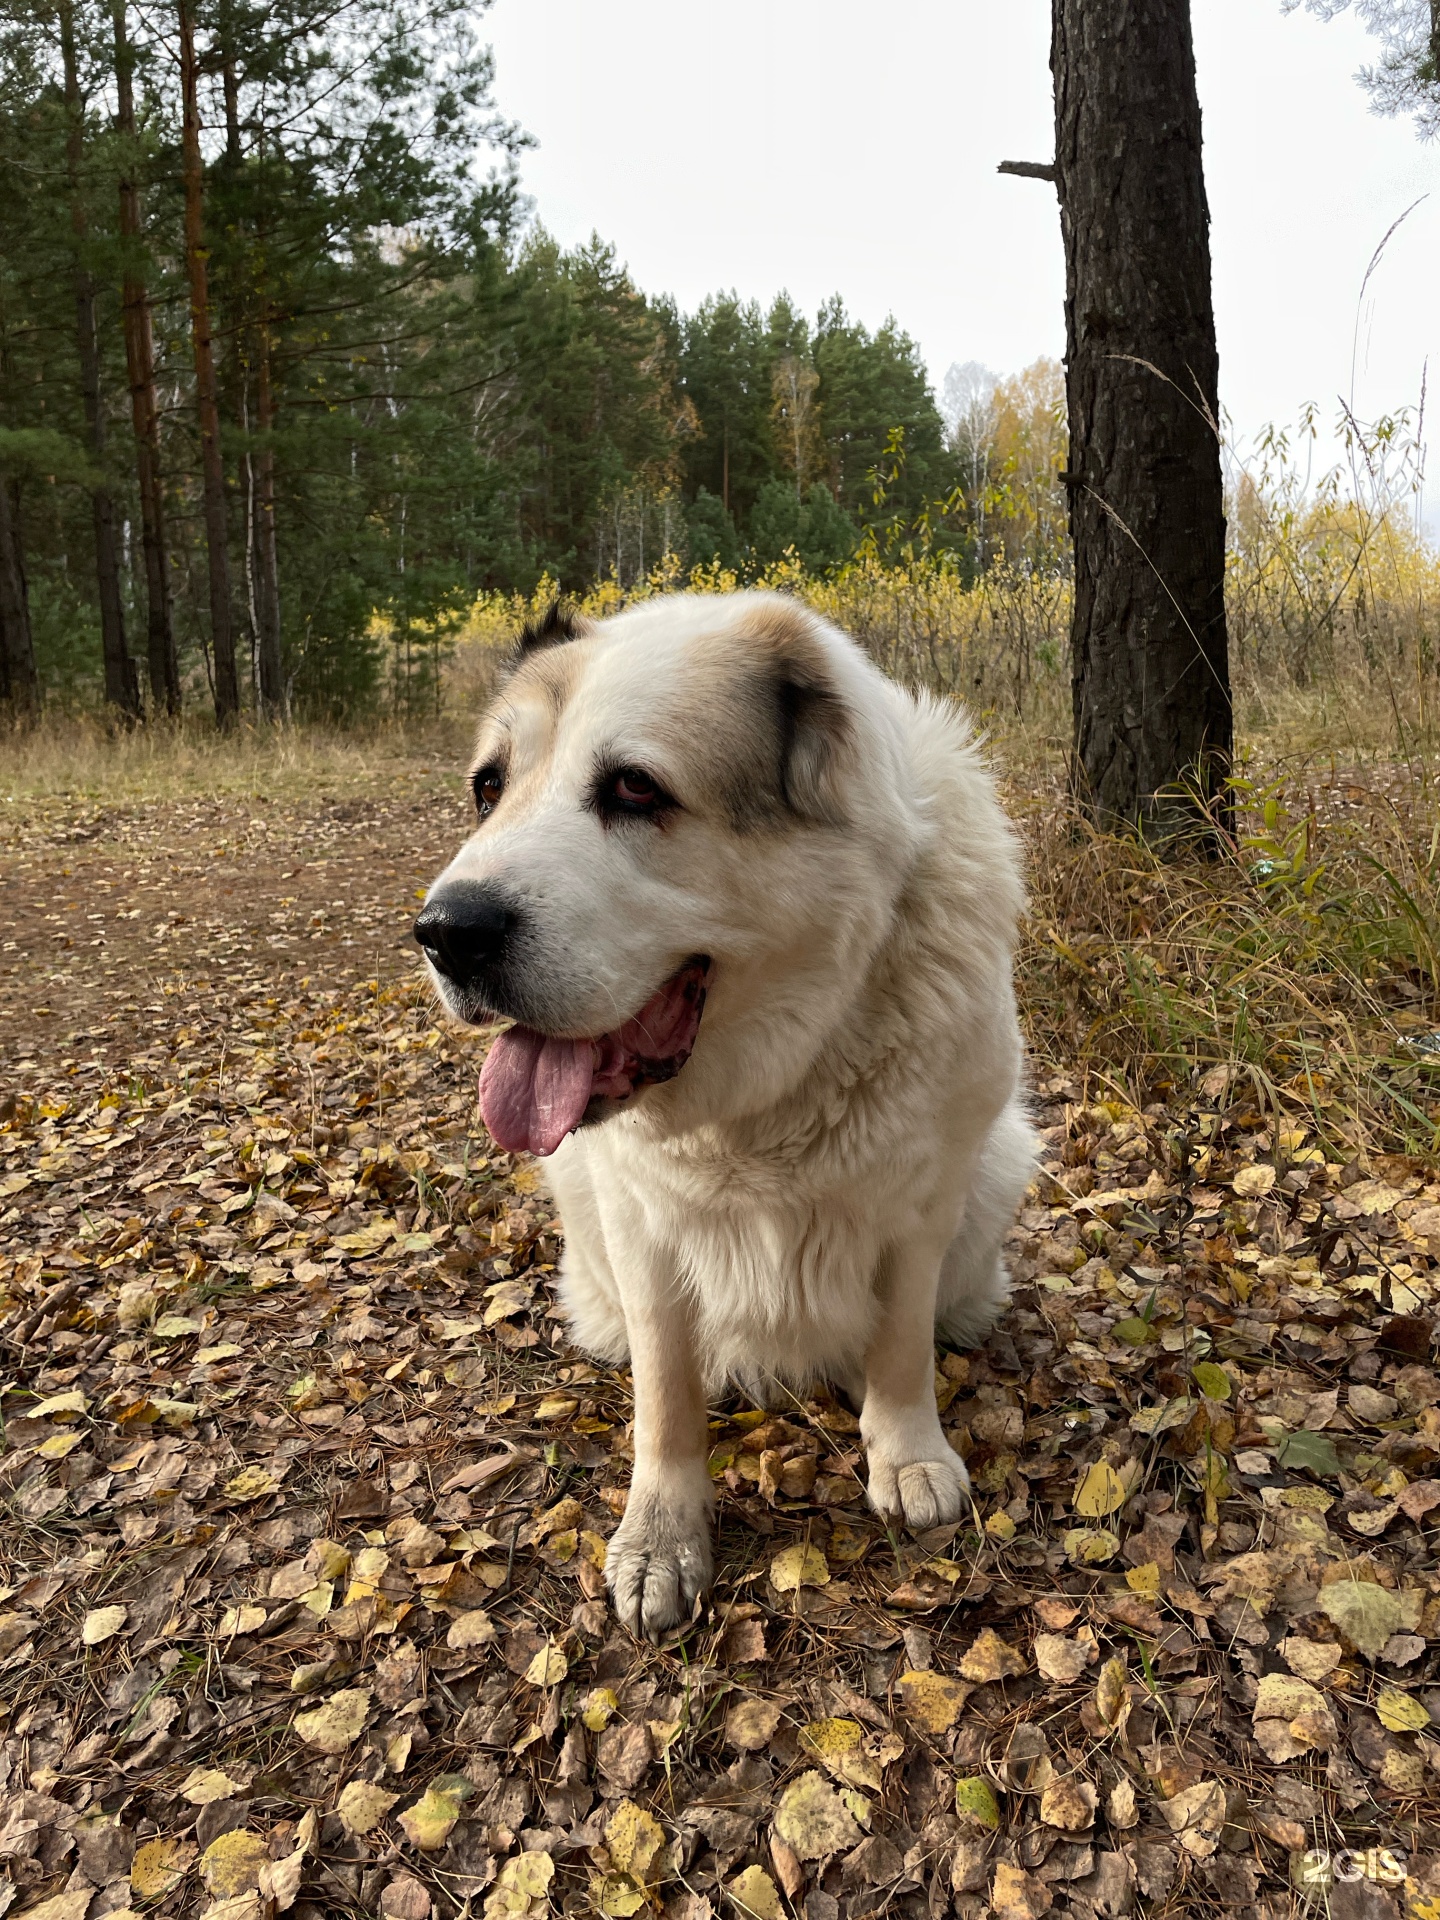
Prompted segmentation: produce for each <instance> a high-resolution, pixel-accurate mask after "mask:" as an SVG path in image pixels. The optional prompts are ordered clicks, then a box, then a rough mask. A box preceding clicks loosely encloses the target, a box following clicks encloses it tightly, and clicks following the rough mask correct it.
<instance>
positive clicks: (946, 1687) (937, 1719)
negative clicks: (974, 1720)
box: [898, 1668, 974, 1733]
mask: <svg viewBox="0 0 1440 1920" xmlns="http://www.w3.org/2000/svg"><path fill="white" fill-rule="evenodd" d="M898 1685H899V1688H900V1705H901V1707H902V1709H903V1710H904V1713H905V1716H906V1718H907V1719H909V1720H913V1721H914V1723H915V1725H916V1726H917V1727H923V1728H924V1730H925V1732H926V1733H948V1732H949V1730H950V1728H951V1727H953V1726H954V1724H955V1722H956V1721H957V1720H958V1719H959V1718H960V1714H961V1710H962V1709H963V1707H964V1705H965V1702H966V1701H967V1700H968V1699H969V1698H970V1695H971V1693H972V1692H973V1691H974V1689H973V1688H972V1687H969V1686H966V1684H965V1683H964V1681H962V1680H952V1679H951V1677H950V1676H949V1674H945V1673H936V1672H935V1671H934V1670H933V1668H926V1669H924V1670H923V1671H916V1670H914V1669H913V1668H912V1669H911V1670H910V1671H909V1672H908V1673H902V1674H901V1676H900V1679H899V1682H898Z"/></svg>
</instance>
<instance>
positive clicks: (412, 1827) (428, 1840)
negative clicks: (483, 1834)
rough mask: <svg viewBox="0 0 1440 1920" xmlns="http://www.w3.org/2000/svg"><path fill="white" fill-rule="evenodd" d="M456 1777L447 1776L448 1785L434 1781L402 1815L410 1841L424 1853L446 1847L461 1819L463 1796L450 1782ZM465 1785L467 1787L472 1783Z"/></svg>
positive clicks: (401, 1818) (401, 1821) (401, 1820)
mask: <svg viewBox="0 0 1440 1920" xmlns="http://www.w3.org/2000/svg"><path fill="white" fill-rule="evenodd" d="M454 1777H455V1776H452V1775H446V1776H445V1784H442V1783H441V1782H440V1781H432V1782H431V1784H430V1785H429V1786H428V1787H427V1788H426V1789H425V1792H424V1794H423V1796H422V1797H421V1798H420V1799H419V1800H417V1801H416V1802H415V1804H414V1806H413V1807H408V1808H407V1809H406V1810H405V1812H404V1813H402V1814H401V1815H400V1824H401V1826H402V1827H403V1828H404V1829H405V1834H406V1837H407V1839H408V1840H409V1841H410V1844H411V1845H412V1846H415V1847H419V1848H420V1850H421V1851H422V1852H423V1853H433V1852H434V1850H435V1849H436V1848H437V1847H443V1846H444V1844H445V1842H446V1841H447V1840H448V1839H449V1838H450V1832H451V1829H452V1828H453V1827H454V1825H455V1822H456V1821H457V1820H458V1819H459V1818H460V1809H461V1805H462V1796H461V1794H460V1793H459V1792H458V1791H457V1790H456V1788H455V1786H454V1785H452V1784H450V1783H451V1781H452V1780H453V1779H454ZM465 1785H466V1786H467V1787H468V1785H469V1782H468V1781H466V1782H465Z"/></svg>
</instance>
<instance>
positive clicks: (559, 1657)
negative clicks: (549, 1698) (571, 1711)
mask: <svg viewBox="0 0 1440 1920" xmlns="http://www.w3.org/2000/svg"><path fill="white" fill-rule="evenodd" d="M569 1671H570V1662H569V1661H568V1660H567V1659H566V1658H565V1656H564V1654H563V1653H562V1652H561V1651H560V1649H559V1647H557V1646H555V1645H554V1643H553V1642H552V1643H551V1644H550V1645H548V1646H544V1647H542V1648H541V1649H540V1651H539V1652H538V1653H537V1654H536V1656H535V1658H534V1659H533V1660H532V1661H531V1662H530V1664H529V1666H528V1667H527V1668H526V1669H525V1678H526V1679H527V1680H528V1681H529V1682H530V1684H531V1686H532V1687H558V1686H559V1684H560V1682H561V1681H562V1680H563V1679H564V1678H565V1676H566V1674H567V1673H569Z"/></svg>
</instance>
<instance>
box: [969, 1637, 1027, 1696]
mask: <svg viewBox="0 0 1440 1920" xmlns="http://www.w3.org/2000/svg"><path fill="white" fill-rule="evenodd" d="M959 1666H960V1671H961V1673H963V1674H964V1676H965V1678H966V1679H967V1680H974V1681H975V1682H976V1683H977V1685H984V1684H985V1683H986V1682H988V1681H992V1680H1004V1679H1007V1678H1014V1677H1016V1676H1018V1675H1020V1674H1022V1673H1024V1672H1025V1671H1026V1664H1025V1656H1024V1654H1022V1653H1020V1652H1019V1651H1018V1649H1016V1648H1015V1647H1012V1646H1010V1645H1009V1643H1008V1642H1007V1641H1004V1640H1002V1639H1001V1638H1000V1636H999V1634H998V1633H996V1631H995V1629H994V1628H993V1627H982V1628H981V1629H980V1631H979V1633H977V1634H976V1636H975V1638H974V1639H973V1640H972V1641H971V1643H970V1645H969V1647H968V1648H967V1649H966V1651H965V1653H964V1654H963V1655H962V1656H961V1659H960V1662H959Z"/></svg>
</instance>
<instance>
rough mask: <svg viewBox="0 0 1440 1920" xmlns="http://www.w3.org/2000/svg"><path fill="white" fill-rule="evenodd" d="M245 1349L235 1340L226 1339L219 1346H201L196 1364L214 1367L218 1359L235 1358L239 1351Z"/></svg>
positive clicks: (196, 1357) (241, 1351)
mask: <svg viewBox="0 0 1440 1920" xmlns="http://www.w3.org/2000/svg"><path fill="white" fill-rule="evenodd" d="M244 1351H245V1349H244V1348H243V1347H237V1346H236V1344H235V1342H234V1341H233V1340H225V1341H222V1342H221V1344H220V1345H219V1346H218V1347H201V1349H200V1351H199V1352H198V1353H197V1354H196V1356H195V1364H196V1366H197V1367H213V1366H214V1365H215V1363H216V1362H217V1361H218V1360H233V1359H234V1358H235V1356H236V1354H237V1353H243V1352H244Z"/></svg>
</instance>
